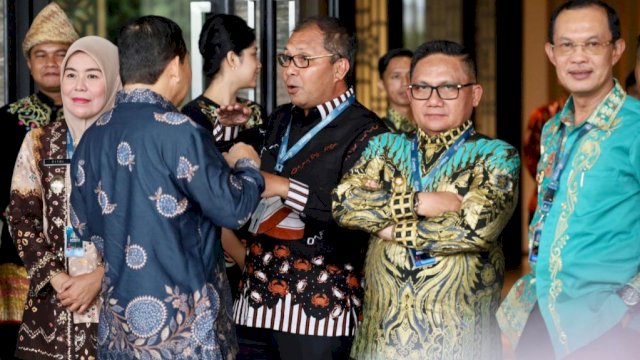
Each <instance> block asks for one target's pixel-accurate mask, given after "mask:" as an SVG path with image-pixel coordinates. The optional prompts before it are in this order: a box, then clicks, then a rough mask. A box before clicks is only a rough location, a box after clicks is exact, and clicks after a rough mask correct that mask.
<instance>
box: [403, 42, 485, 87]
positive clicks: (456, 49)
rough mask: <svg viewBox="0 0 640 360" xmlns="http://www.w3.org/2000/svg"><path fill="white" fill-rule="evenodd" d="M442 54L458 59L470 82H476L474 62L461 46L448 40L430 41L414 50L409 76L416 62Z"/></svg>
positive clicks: (476, 71) (411, 74) (476, 70)
mask: <svg viewBox="0 0 640 360" xmlns="http://www.w3.org/2000/svg"><path fill="white" fill-rule="evenodd" d="M436 54H443V55H448V56H455V57H457V58H460V61H462V63H463V64H464V65H465V67H466V68H467V75H468V76H469V79H470V81H472V82H476V78H477V74H478V69H477V68H476V62H475V61H474V60H473V58H472V57H471V53H470V52H469V51H468V50H467V48H465V47H464V45H462V44H458V43H457V42H453V41H449V40H432V41H428V42H426V43H424V44H422V45H420V46H418V48H417V49H416V51H415V52H414V53H413V58H412V59H411V72H410V76H413V70H414V69H415V67H416V64H417V63H418V61H420V60H422V59H424V58H426V57H427V56H431V55H436Z"/></svg>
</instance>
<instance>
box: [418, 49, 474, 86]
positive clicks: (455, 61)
mask: <svg viewBox="0 0 640 360" xmlns="http://www.w3.org/2000/svg"><path fill="white" fill-rule="evenodd" d="M467 78H468V75H467V73H466V71H465V67H464V64H463V63H462V60H461V58H460V57H457V56H450V55H444V54H434V55H429V56H427V57H425V58H422V59H420V61H418V63H416V66H415V67H414V69H413V74H412V76H411V81H412V82H426V83H429V84H431V85H438V84H443V83H450V82H451V83H457V82H466V81H467V80H466V79H467Z"/></svg>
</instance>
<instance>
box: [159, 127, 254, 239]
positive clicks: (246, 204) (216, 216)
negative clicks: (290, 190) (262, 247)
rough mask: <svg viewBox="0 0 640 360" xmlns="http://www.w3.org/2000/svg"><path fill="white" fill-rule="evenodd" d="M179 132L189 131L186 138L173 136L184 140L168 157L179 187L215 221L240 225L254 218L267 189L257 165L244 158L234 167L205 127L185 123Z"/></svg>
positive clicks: (231, 225)
mask: <svg viewBox="0 0 640 360" xmlns="http://www.w3.org/2000/svg"><path fill="white" fill-rule="evenodd" d="M179 131H185V132H186V133H185V134H183V135H184V137H182V135H180V134H174V135H176V136H181V138H183V139H184V141H180V142H179V145H178V146H177V149H176V151H173V149H172V147H168V148H167V149H166V151H167V153H166V157H165V158H166V159H169V161H168V164H169V166H170V168H171V171H172V172H173V174H172V175H173V176H174V177H175V178H176V180H177V184H178V186H179V187H180V188H181V190H182V191H183V192H184V193H185V194H187V195H188V196H189V198H190V199H192V201H193V202H195V203H197V204H198V206H199V207H200V208H201V209H202V212H203V213H204V215H205V216H206V217H208V218H209V219H210V220H211V221H212V222H213V223H214V224H216V225H217V226H222V227H226V228H231V229H237V228H240V227H241V226H242V225H244V223H245V222H246V221H247V220H249V218H250V217H251V214H252V212H253V211H254V210H255V208H256V206H257V205H258V202H259V201H260V194H261V193H262V191H263V190H264V179H263V177H262V175H260V171H259V169H258V166H257V164H255V163H253V162H251V161H249V160H248V159H241V160H239V161H238V162H237V163H236V165H235V167H234V168H233V169H231V168H230V167H229V166H228V165H227V163H226V161H225V160H224V158H223V157H222V154H221V153H220V152H219V151H218V150H217V149H216V147H215V144H214V140H213V138H212V136H211V134H209V133H208V132H207V131H206V130H204V129H202V128H200V127H195V126H192V125H191V124H185V125H184V126H183V127H181V129H180V130H179ZM174 143H175V142H174ZM171 164H173V166H171Z"/></svg>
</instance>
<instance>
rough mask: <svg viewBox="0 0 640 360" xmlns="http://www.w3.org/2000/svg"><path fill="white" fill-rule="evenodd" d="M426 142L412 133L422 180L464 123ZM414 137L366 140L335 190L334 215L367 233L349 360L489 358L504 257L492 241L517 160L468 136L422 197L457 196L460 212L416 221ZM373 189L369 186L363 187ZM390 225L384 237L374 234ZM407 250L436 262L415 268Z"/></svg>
mask: <svg viewBox="0 0 640 360" xmlns="http://www.w3.org/2000/svg"><path fill="white" fill-rule="evenodd" d="M471 126H472V124H471V121H467V122H465V123H464V124H463V125H461V126H460V127H458V128H455V129H452V130H449V131H447V132H445V133H442V134H440V135H438V136H435V137H429V136H427V135H425V133H424V132H422V131H421V130H418V132H417V134H418V138H419V145H418V147H419V155H418V162H419V164H420V166H421V176H422V178H423V179H424V178H425V177H426V176H427V173H428V172H429V171H430V170H431V169H432V168H433V167H434V166H435V164H436V163H437V161H438V159H439V158H440V156H441V155H442V154H443V153H444V152H445V151H446V149H447V148H449V147H450V146H451V145H452V144H453V143H454V142H455V141H456V139H458V137H460V136H461V134H462V133H463V132H464V131H465V130H466V129H467V128H469V127H471ZM413 139H414V136H410V135H407V134H391V133H387V134H383V135H379V136H377V137H375V138H373V139H372V140H371V142H370V143H369V146H368V147H367V149H366V150H365V151H364V153H363V155H362V156H361V158H360V160H359V161H358V163H357V164H356V165H355V166H354V167H353V169H352V170H351V171H350V172H349V173H348V174H347V175H346V176H345V177H344V178H343V179H342V182H341V183H340V185H338V187H337V188H336V189H335V191H334V196H333V214H334V218H335V219H336V221H337V222H338V223H339V224H340V225H342V226H345V227H347V228H352V229H360V230H364V231H367V232H369V233H371V234H372V235H371V239H370V243H369V250H368V253H367V256H366V260H365V261H366V262H365V279H366V287H365V300H364V318H363V321H362V325H361V326H360V327H359V328H358V330H357V333H356V337H355V339H354V343H353V347H352V351H351V356H352V357H353V358H355V359H380V360H382V359H404V360H412V359H415V360H418V359H419V360H422V359H443V358H446V359H497V358H500V357H501V353H502V348H501V345H500V332H499V329H498V326H497V324H496V321H495V316H494V314H495V311H496V310H497V308H498V305H499V302H500V290H501V288H502V283H503V274H504V256H503V253H502V249H501V247H500V244H499V241H498V235H499V234H500V232H501V231H502V229H503V228H504V226H505V225H506V223H507V221H508V220H509V218H510V217H511V214H512V213H513V210H514V208H515V206H516V202H517V198H518V177H519V172H520V159H519V157H518V152H517V150H516V149H514V148H513V147H512V146H510V145H508V144H507V143H505V142H503V141H500V140H492V139H489V138H487V137H485V136H482V135H480V134H478V133H475V132H474V133H473V134H472V135H471V136H470V137H469V139H467V141H466V142H465V143H464V144H463V145H462V147H461V148H460V149H459V150H458V151H457V152H455V154H454V155H453V156H452V157H451V158H450V159H449V160H448V161H447V162H446V163H445V165H444V166H442V167H441V168H440V169H439V170H438V171H437V172H436V173H435V175H434V180H433V181H432V183H431V185H430V186H428V187H427V189H426V191H429V192H435V191H447V192H452V193H456V194H459V195H461V196H463V197H464V199H463V201H462V205H461V209H460V210H459V211H456V212H446V213H443V214H442V215H439V216H436V217H431V218H425V217H419V216H417V215H416V213H415V212H414V210H413V198H414V196H415V194H416V192H415V190H414V189H413V187H412V170H411V146H412V142H413ZM372 183H376V184H378V185H379V187H378V186H371V184H372ZM388 226H394V236H393V240H392V241H385V240H382V239H380V238H379V237H377V236H376V235H375V234H376V233H377V232H378V231H380V230H382V229H384V228H386V227H388ZM410 249H420V250H424V251H426V252H428V253H430V254H431V255H432V256H435V257H436V258H437V261H438V262H437V264H436V265H435V266H433V267H420V268H416V267H415V266H414V265H413V262H412V260H411V258H410V255H409V253H410Z"/></svg>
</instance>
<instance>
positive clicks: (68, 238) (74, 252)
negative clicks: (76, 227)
mask: <svg viewBox="0 0 640 360" xmlns="http://www.w3.org/2000/svg"><path fill="white" fill-rule="evenodd" d="M64 256H65V257H82V256H84V247H83V246H82V240H80V238H79V237H78V235H76V233H75V231H73V228H72V227H71V226H67V227H66V228H65V232H64Z"/></svg>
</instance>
